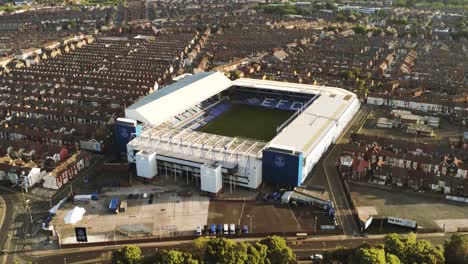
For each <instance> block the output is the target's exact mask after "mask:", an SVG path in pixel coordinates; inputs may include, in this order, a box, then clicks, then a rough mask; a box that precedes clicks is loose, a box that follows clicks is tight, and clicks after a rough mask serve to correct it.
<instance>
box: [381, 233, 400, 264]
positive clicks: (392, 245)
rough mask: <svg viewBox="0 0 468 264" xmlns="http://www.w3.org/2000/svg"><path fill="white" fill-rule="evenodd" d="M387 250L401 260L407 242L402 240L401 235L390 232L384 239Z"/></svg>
mask: <svg viewBox="0 0 468 264" xmlns="http://www.w3.org/2000/svg"><path fill="white" fill-rule="evenodd" d="M384 245H385V251H386V252H387V253H389V254H392V255H395V256H398V257H399V259H400V260H403V259H402V258H401V257H402V256H404V254H405V243H404V242H403V241H401V237H400V236H399V235H397V234H388V235H386V236H385V240H384Z"/></svg>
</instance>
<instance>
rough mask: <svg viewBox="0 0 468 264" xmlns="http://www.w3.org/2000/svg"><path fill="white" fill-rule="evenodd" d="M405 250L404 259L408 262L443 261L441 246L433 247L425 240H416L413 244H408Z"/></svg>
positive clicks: (439, 263) (437, 262) (440, 262)
mask: <svg viewBox="0 0 468 264" xmlns="http://www.w3.org/2000/svg"><path fill="white" fill-rule="evenodd" d="M407 251H408V252H407V254H406V261H407V262H408V263H433V264H442V263H445V258H444V250H443V248H442V247H440V246H436V247H434V246H433V245H432V244H431V243H430V242H429V241H427V240H419V241H417V242H416V243H415V244H414V245H413V246H408V247H407Z"/></svg>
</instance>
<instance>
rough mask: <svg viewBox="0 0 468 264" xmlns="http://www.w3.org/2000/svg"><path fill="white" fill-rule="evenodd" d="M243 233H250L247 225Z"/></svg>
mask: <svg viewBox="0 0 468 264" xmlns="http://www.w3.org/2000/svg"><path fill="white" fill-rule="evenodd" d="M242 233H244V234H248V233H249V227H248V226H246V225H245V226H244V228H243V229H242Z"/></svg>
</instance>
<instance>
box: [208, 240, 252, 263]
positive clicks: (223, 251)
mask: <svg viewBox="0 0 468 264" xmlns="http://www.w3.org/2000/svg"><path fill="white" fill-rule="evenodd" d="M205 259H206V260H207V261H208V263H224V264H243V263H246V260H247V253H246V252H245V251H242V247H240V246H238V245H237V244H236V243H235V242H234V241H232V240H229V239H225V238H215V239H213V240H210V241H209V242H208V243H207V246H206V253H205Z"/></svg>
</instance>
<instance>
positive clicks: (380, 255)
mask: <svg viewBox="0 0 468 264" xmlns="http://www.w3.org/2000/svg"><path fill="white" fill-rule="evenodd" d="M353 263H356V264H385V263H386V261H385V250H383V249H378V248H360V249H358V251H357V252H356V254H355V256H354V258H353Z"/></svg>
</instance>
